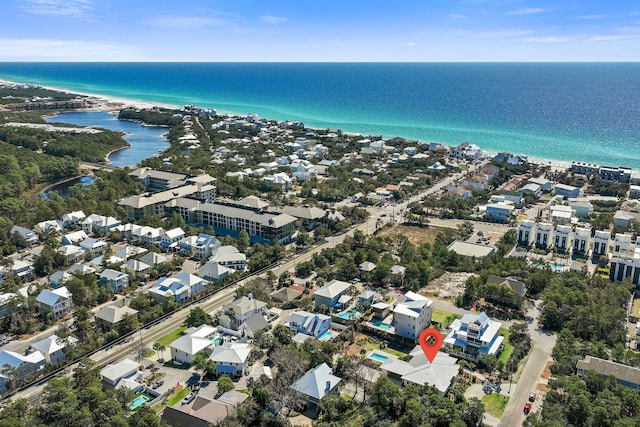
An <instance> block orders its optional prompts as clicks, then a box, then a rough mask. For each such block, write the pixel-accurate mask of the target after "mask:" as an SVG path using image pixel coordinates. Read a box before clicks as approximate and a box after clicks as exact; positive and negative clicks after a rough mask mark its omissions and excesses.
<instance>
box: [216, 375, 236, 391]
mask: <svg viewBox="0 0 640 427" xmlns="http://www.w3.org/2000/svg"><path fill="white" fill-rule="evenodd" d="M234 388H236V386H235V385H234V384H233V380H232V379H231V378H229V377H222V378H220V379H219V380H218V394H223V393H226V392H228V391H231V390H233V389H234Z"/></svg>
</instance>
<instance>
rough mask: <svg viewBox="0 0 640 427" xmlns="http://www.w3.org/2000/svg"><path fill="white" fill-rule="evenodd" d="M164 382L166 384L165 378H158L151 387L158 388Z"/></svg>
mask: <svg viewBox="0 0 640 427" xmlns="http://www.w3.org/2000/svg"><path fill="white" fill-rule="evenodd" d="M162 384H164V380H158V381H155V382H154V383H153V384H152V385H151V388H153V389H156V388H158V387H160V386H161V385H162Z"/></svg>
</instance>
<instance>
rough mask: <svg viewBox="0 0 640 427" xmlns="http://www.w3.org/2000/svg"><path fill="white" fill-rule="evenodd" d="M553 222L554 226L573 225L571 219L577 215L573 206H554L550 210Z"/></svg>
mask: <svg viewBox="0 0 640 427" xmlns="http://www.w3.org/2000/svg"><path fill="white" fill-rule="evenodd" d="M549 211H550V215H549V216H550V217H551V222H553V223H554V224H560V225H567V224H571V218H573V215H574V214H575V211H574V210H573V209H572V208H571V206H565V205H554V206H551V207H550V208H549Z"/></svg>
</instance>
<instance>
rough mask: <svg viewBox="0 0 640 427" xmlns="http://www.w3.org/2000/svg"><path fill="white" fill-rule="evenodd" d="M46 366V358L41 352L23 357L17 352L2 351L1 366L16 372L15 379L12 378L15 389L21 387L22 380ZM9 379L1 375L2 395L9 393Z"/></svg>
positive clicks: (0, 356)
mask: <svg viewBox="0 0 640 427" xmlns="http://www.w3.org/2000/svg"><path fill="white" fill-rule="evenodd" d="M43 365H44V356H43V355H42V353H40V352H39V351H35V352H33V353H31V354H28V355H26V356H25V355H22V354H19V353H16V352H15V351H9V350H2V351H0V366H2V367H3V369H4V367H10V368H11V369H13V370H14V372H15V377H14V378H12V380H11V381H12V382H13V385H14V387H15V386H19V385H20V383H21V382H22V380H23V379H24V378H25V377H26V376H27V375H29V374H32V373H34V372H36V371H39V370H40V369H42V366H43ZM8 382H9V378H8V377H7V376H6V375H4V374H2V373H0V394H4V393H6V392H7V385H8V384H7V383H8Z"/></svg>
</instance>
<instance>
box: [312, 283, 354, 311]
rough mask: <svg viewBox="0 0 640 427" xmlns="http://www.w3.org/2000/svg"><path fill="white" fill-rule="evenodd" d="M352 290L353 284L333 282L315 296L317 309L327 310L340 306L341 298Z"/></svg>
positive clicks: (319, 290)
mask: <svg viewBox="0 0 640 427" xmlns="http://www.w3.org/2000/svg"><path fill="white" fill-rule="evenodd" d="M350 288H351V284H350V283H347V282H343V281H340V280H335V279H334V280H332V281H330V282H329V283H327V284H326V285H324V286H323V287H321V288H320V289H318V290H317V291H316V292H315V293H314V294H313V299H314V301H315V305H316V308H320V307H321V306H325V307H327V309H331V308H333V307H334V306H335V305H336V304H338V300H339V299H340V297H341V296H343V295H346V294H347V293H348V292H349V289H350Z"/></svg>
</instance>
